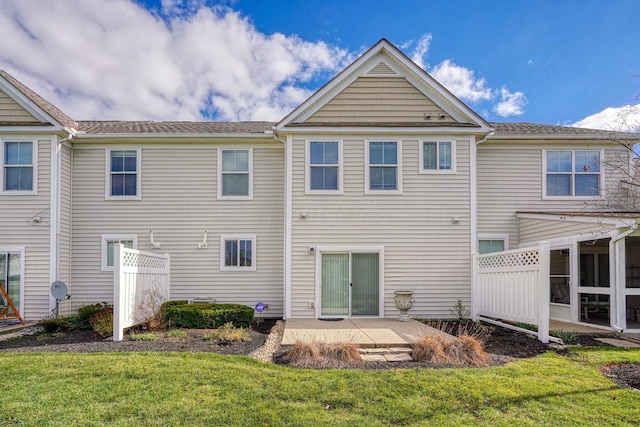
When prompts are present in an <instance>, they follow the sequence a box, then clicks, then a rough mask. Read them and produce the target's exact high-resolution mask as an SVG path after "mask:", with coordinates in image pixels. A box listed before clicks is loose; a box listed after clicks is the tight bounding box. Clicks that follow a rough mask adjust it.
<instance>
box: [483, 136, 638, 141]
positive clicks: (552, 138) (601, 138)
mask: <svg viewBox="0 0 640 427" xmlns="http://www.w3.org/2000/svg"><path fill="white" fill-rule="evenodd" d="M488 139H490V140H494V141H509V140H513V139H527V140H538V141H539V140H550V141H556V140H559V139H560V140H567V141H570V140H576V141H577V140H585V139H586V140H598V141H609V142H617V141H616V139H614V138H611V137H607V136H605V135H603V136H600V135H548V134H512V135H490V136H489V138H488ZM625 141H640V137H638V138H629V139H626V140H625Z"/></svg>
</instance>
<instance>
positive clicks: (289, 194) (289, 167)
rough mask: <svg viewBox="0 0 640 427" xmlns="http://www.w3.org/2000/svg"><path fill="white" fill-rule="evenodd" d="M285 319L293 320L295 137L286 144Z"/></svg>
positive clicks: (288, 139) (288, 138)
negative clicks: (292, 271)
mask: <svg viewBox="0 0 640 427" xmlns="http://www.w3.org/2000/svg"><path fill="white" fill-rule="evenodd" d="M284 204H285V207H284V313H283V315H284V316H283V317H284V319H285V320H286V319H290V318H291V260H292V255H291V245H292V235H291V233H292V215H293V137H292V136H291V135H287V140H286V142H285V201H284Z"/></svg>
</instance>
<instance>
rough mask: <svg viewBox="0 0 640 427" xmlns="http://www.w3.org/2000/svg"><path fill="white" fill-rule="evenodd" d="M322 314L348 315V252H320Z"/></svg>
mask: <svg viewBox="0 0 640 427" xmlns="http://www.w3.org/2000/svg"><path fill="white" fill-rule="evenodd" d="M322 315H323V316H348V315H349V254H322Z"/></svg>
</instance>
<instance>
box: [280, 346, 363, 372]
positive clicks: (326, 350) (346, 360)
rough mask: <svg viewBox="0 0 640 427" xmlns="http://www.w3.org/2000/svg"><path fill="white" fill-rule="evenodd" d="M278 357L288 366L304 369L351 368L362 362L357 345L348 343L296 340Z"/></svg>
mask: <svg viewBox="0 0 640 427" xmlns="http://www.w3.org/2000/svg"><path fill="white" fill-rule="evenodd" d="M278 359H279V361H280V362H283V363H286V364H288V365H290V366H293V367H296V368H306V369H342V368H352V367H357V366H360V365H361V364H362V363H363V360H362V357H361V356H360V352H359V350H358V346H357V345H356V344H350V343H331V344H327V343H320V342H311V343H309V342H303V341H296V343H295V344H294V345H293V346H292V347H291V348H290V349H289V350H287V351H286V352H285V353H284V354H282V355H281V356H279V357H278Z"/></svg>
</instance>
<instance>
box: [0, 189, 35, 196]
mask: <svg viewBox="0 0 640 427" xmlns="http://www.w3.org/2000/svg"><path fill="white" fill-rule="evenodd" d="M37 195H38V192H37V191H22V190H4V191H0V196H37Z"/></svg>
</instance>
